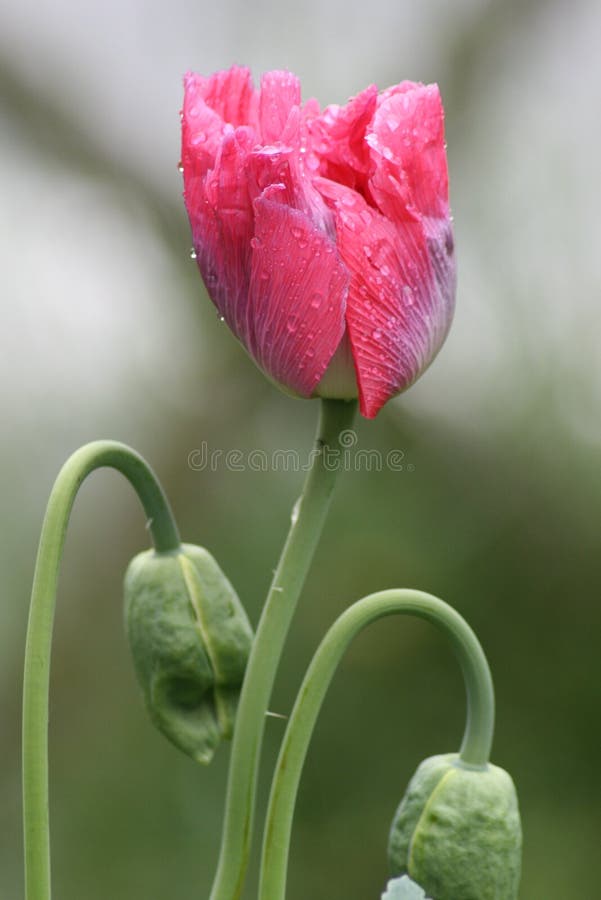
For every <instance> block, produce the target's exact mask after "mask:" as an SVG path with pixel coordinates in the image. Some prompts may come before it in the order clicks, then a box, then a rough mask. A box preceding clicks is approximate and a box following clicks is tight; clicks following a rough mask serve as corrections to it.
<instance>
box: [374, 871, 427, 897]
mask: <svg viewBox="0 0 601 900" xmlns="http://www.w3.org/2000/svg"><path fill="white" fill-rule="evenodd" d="M382 900H429V898H428V897H426V893H425V891H424V890H422V888H420V886H419V884H416V883H415V881H411V879H410V878H409V876H408V875H403V876H402V878H393V879H392V881H389V882H388V884H387V885H386V893H385V894H382Z"/></svg>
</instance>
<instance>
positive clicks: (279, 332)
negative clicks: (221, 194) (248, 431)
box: [247, 185, 348, 397]
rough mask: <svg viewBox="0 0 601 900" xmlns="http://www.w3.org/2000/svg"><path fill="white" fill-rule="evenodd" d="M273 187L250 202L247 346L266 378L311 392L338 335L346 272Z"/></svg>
mask: <svg viewBox="0 0 601 900" xmlns="http://www.w3.org/2000/svg"><path fill="white" fill-rule="evenodd" d="M285 196H286V189H285V188H284V187H282V186H278V185H274V186H273V187H271V188H268V189H267V190H266V191H265V192H264V193H263V195H262V196H261V197H259V198H257V200H255V204H254V206H255V212H256V226H255V237H254V238H253V241H252V245H253V253H252V271H251V279H250V291H249V308H250V310H251V316H250V319H251V321H252V323H253V328H254V334H253V335H252V337H251V338H250V340H249V341H248V343H247V347H248V349H249V350H250V352H251V354H252V356H253V357H254V358H255V360H256V361H257V363H258V364H259V365H260V366H261V368H262V369H264V370H265V371H266V372H267V373H268V375H270V376H271V378H273V379H274V380H275V381H277V382H279V383H280V384H283V385H285V386H286V387H287V388H288V389H289V390H292V391H294V392H295V393H297V394H300V395H301V396H302V397H310V396H311V394H312V393H313V391H314V389H315V387H316V385H317V384H318V383H319V381H320V379H321V377H322V376H323V374H324V372H325V370H326V369H327V367H328V363H329V362H330V360H331V358H332V356H333V355H334V352H335V350H336V348H337V347H338V344H339V343H340V341H341V339H342V336H343V334H344V328H345V325H344V313H345V302H346V293H347V285H348V272H347V270H346V268H345V266H344V265H343V263H342V262H341V260H340V257H339V255H338V252H337V250H336V246H335V244H334V243H333V242H332V241H331V240H330V238H329V237H327V235H325V234H324V233H323V232H321V231H319V230H317V229H316V227H315V225H314V224H313V222H312V221H311V219H310V218H309V217H308V216H307V215H306V214H305V213H303V212H301V211H300V210H297V209H292V208H291V207H290V206H288V205H287V204H286V202H285Z"/></svg>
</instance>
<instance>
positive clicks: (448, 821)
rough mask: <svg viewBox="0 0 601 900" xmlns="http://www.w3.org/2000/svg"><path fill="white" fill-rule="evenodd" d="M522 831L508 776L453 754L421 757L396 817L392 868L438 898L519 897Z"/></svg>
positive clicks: (504, 899) (509, 899)
mask: <svg viewBox="0 0 601 900" xmlns="http://www.w3.org/2000/svg"><path fill="white" fill-rule="evenodd" d="M521 845H522V832H521V824H520V815H519V810H518V802H517V795H516V791H515V787H514V784H513V781H512V779H511V777H510V776H509V775H508V773H507V772H505V771H504V770H503V769H501V768H499V767H498V766H493V765H492V764H490V763H488V764H487V765H485V766H470V765H467V764H465V763H464V762H462V761H461V759H460V757H459V755H458V754H455V753H447V754H443V755H440V756H432V757H430V758H429V759H426V760H424V762H422V763H421V765H420V766H419V767H418V769H417V771H416V773H415V775H414V776H413V778H412V779H411V781H410V783H409V786H408V788H407V792H406V794H405V797H404V798H403V800H402V801H401V804H400V806H399V808H398V810H397V812H396V815H395V817H394V820H393V823H392V828H391V831H390V839H389V848H388V856H389V862H390V868H391V873H392V874H393V875H400V874H403V873H407V874H408V875H409V876H410V877H411V878H413V879H415V880H416V881H417V882H418V883H419V884H420V885H422V886H423V887H424V889H425V890H426V891H427V892H428V894H430V895H432V896H433V897H435V898H436V900H516V898H517V896H518V887H519V880H520V861H521Z"/></svg>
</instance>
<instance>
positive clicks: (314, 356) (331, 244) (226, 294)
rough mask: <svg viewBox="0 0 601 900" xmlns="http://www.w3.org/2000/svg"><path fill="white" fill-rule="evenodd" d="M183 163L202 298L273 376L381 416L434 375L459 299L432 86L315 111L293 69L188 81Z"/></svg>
mask: <svg viewBox="0 0 601 900" xmlns="http://www.w3.org/2000/svg"><path fill="white" fill-rule="evenodd" d="M182 166H183V174H184V198H185V203H186V208H187V210H188V216H189V218H190V224H191V228H192V236H193V243H194V250H195V253H196V257H197V261H198V266H199V268H200V271H201V274H202V277H203V279H204V282H205V284H206V287H207V290H208V292H209V295H210V297H211V299H212V300H213V302H214V304H215V306H216V307H217V309H218V310H219V313H220V315H221V316H223V318H224V319H225V321H226V322H227V324H228V325H229V327H230V328H231V330H232V331H233V332H234V334H235V335H236V337H238V339H239V340H240V341H241V342H242V344H243V345H244V346H245V347H246V349H247V350H248V352H249V353H250V355H251V356H252V357H253V359H254V360H255V361H256V363H257V364H258V365H259V366H260V367H261V369H263V370H264V372H265V373H266V374H267V375H268V376H269V377H270V378H271V379H273V381H275V382H276V383H278V384H280V385H281V386H283V387H284V388H285V389H287V390H288V391H290V392H292V393H294V394H297V395H300V396H301V397H313V396H325V397H340V398H351V397H357V396H358V397H359V400H360V408H361V412H362V413H363V415H364V416H367V417H368V418H372V417H373V416H375V415H376V414H377V412H378V411H379V410H380V409H381V407H382V406H383V405H384V403H386V401H387V400H389V399H390V398H391V397H393V396H394V395H395V394H398V393H399V392H400V391H403V390H404V389H405V388H407V387H408V386H409V385H410V384H412V383H413V382H414V381H415V379H416V378H417V377H418V376H419V375H420V374H421V373H422V372H423V371H424V369H425V368H426V367H427V366H428V365H429V363H430V362H431V361H432V359H433V358H434V356H435V355H436V353H437V352H438V350H439V349H440V346H441V345H442V343H443V341H444V339H445V336H446V334H447V331H448V328H449V325H450V322H451V318H452V314H453V307H454V296H455V262H454V255H453V237H452V230H451V218H450V214H449V203H448V179H447V163H446V154H445V144H444V126H443V109H442V103H441V99H440V94H439V91H438V88H437V87H436V85H423V84H415V83H413V82H408V81H405V82H402V83H401V84H399V85H396V86H395V87H391V88H389V89H388V90H385V91H382V92H381V93H378V90H377V88H376V87H375V86H374V85H372V86H371V87H368V88H367V89H366V90H365V91H363V92H362V93H361V94H359V95H358V96H356V97H354V98H353V99H352V100H350V101H349V102H348V103H347V104H346V106H329V107H327V108H326V109H324V110H323V111H321V110H320V108H319V104H318V103H317V101H315V100H308V101H307V102H306V103H305V104H302V103H301V95H300V83H299V81H298V79H297V78H296V77H295V76H294V75H292V74H291V73H290V72H283V71H282V72H278V71H276V72H267V73H266V74H265V75H264V76H263V78H262V79H261V88H260V90H257V89H255V87H254V86H253V83H252V79H251V75H250V72H249V70H248V69H245V68H239V67H236V66H235V67H233V68H231V69H229V70H227V71H223V72H217V73H216V74H214V75H211V76H210V77H203V76H201V75H196V74H193V73H189V74H188V75H186V77H185V95H184V108H183V111H182Z"/></svg>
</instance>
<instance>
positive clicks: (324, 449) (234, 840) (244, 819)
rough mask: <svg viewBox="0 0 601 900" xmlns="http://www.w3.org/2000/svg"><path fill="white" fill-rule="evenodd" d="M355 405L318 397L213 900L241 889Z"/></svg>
mask: <svg viewBox="0 0 601 900" xmlns="http://www.w3.org/2000/svg"><path fill="white" fill-rule="evenodd" d="M355 409H356V403H355V402H347V401H343V400H322V402H321V415H320V420H319V425H318V429H317V436H316V443H315V448H314V451H313V454H312V461H311V466H310V469H309V472H308V475H307V480H306V482H305V485H304V488H303V492H302V494H301V497H300V500H299V502H298V503H297V505H296V507H295V510H294V513H293V516H292V525H291V528H290V532H289V534H288V539H287V540H286V543H285V545H284V549H283V551H282V555H281V557H280V561H279V564H278V567H277V569H276V571H275V574H274V577H273V581H272V584H271V587H270V590H269V593H268V595H267V600H266V603H265V606H264V609H263V612H262V615H261V620H260V622H259V626H258V628H257V633H256V636H255V640H254V643H253V648H252V652H251V655H250V659H249V662H248V667H247V670H246V676H245V679H244V685H243V688H242V694H241V697H240V703H239V706H238V712H237V715H236V724H235V727H234V739H233V746H232V754H231V760H230V769H229V782H228V789H227V797H226V808H225V818H224V825H223V837H222V843H221V851H220V857H219V863H218V867H217V873H216V876H215V881H214V883H213V889H212V892H211V900H238V898H239V897H240V895H241V893H242V888H243V885H244V878H245V875H246V869H247V866H248V858H249V853H250V845H251V836H252V826H253V818H254V808H255V794H256V784H257V774H258V768H259V758H260V753H261V744H262V740H263V732H264V728H265V714H266V712H267V708H268V704H269V700H270V697H271V692H272V688H273V683H274V679H275V675H276V670H277V667H278V663H279V660H280V656H281V653H282V648H283V645H284V642H285V640H286V635H287V633H288V629H289V627H290V622H291V620H292V616H293V614H294V611H295V608H296V604H297V601H298V597H299V595H300V592H301V589H302V586H303V583H304V580H305V577H306V574H307V570H308V568H309V565H310V563H311V560H312V558H313V554H314V551H315V548H316V546H317V542H318V540H319V537H320V534H321V531H322V528H323V524H324V521H325V517H326V513H327V511H328V507H329V504H330V499H331V496H332V492H333V490H334V484H335V482H336V475H337V473H338V470H339V468H340V450H341V443H340V442H339V440H338V439H339V437H340V435H341V433H342V432H343V431H344V430H345V429H347V428H349V427H350V426H351V424H352V421H353V417H354V414H355Z"/></svg>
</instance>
